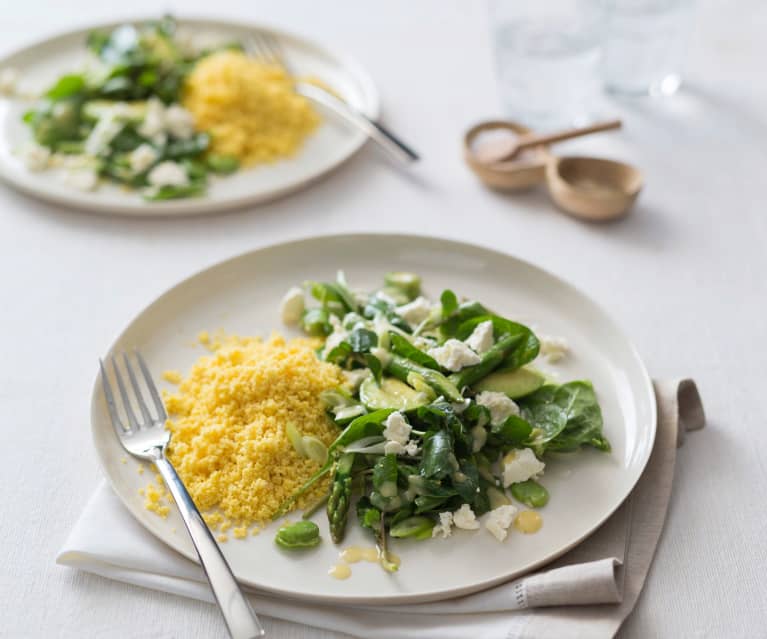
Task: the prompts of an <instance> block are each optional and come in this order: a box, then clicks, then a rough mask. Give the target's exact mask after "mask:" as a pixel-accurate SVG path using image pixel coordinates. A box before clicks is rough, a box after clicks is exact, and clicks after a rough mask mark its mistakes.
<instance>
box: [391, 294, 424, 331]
mask: <svg viewBox="0 0 767 639" xmlns="http://www.w3.org/2000/svg"><path fill="white" fill-rule="evenodd" d="M431 308H432V305H431V302H430V301H429V300H427V299H426V298H425V297H423V296H419V297H416V298H415V299H414V300H413V301H412V302H408V303H407V304H403V305H402V306H398V307H397V309H396V311H397V315H399V316H400V317H401V318H402V319H403V320H405V321H406V322H407V323H408V324H410V326H412V327H416V326H418V325H419V324H420V323H421V322H423V321H424V320H425V319H426V318H427V317H429V314H430V313H431Z"/></svg>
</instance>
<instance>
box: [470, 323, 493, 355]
mask: <svg viewBox="0 0 767 639" xmlns="http://www.w3.org/2000/svg"><path fill="white" fill-rule="evenodd" d="M466 345H467V346H468V347H469V348H470V349H471V350H473V351H474V352H475V353H478V354H479V355H484V354H485V353H487V351H489V350H490V348H491V347H492V346H493V323H492V322H491V321H490V320H487V321H485V322H481V323H480V324H477V326H476V327H475V328H474V331H473V332H472V334H471V335H469V337H468V338H466Z"/></svg>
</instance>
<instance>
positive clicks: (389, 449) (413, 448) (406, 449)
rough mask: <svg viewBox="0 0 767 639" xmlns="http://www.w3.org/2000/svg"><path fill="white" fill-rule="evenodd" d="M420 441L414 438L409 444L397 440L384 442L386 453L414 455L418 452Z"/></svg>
mask: <svg viewBox="0 0 767 639" xmlns="http://www.w3.org/2000/svg"><path fill="white" fill-rule="evenodd" d="M418 451H419V448H418V443H417V442H415V441H413V440H412V439H411V440H410V441H409V442H408V443H407V444H404V445H403V444H400V443H399V442H397V441H388V442H386V443H385V444H384V455H408V456H410V457H414V456H415V455H417V454H418Z"/></svg>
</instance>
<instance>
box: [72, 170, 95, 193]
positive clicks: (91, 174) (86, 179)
mask: <svg viewBox="0 0 767 639" xmlns="http://www.w3.org/2000/svg"><path fill="white" fill-rule="evenodd" d="M98 182H99V176H98V173H96V171H94V170H93V169H88V168H82V169H75V170H72V171H67V173H66V174H65V176H64V183H65V184H67V185H69V186H72V187H74V188H76V189H78V190H80V191H93V189H95V188H96V185H97V184H98Z"/></svg>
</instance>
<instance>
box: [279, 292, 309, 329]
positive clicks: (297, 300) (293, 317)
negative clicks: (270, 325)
mask: <svg viewBox="0 0 767 639" xmlns="http://www.w3.org/2000/svg"><path fill="white" fill-rule="evenodd" d="M304 308H305V305H304V291H303V289H302V288H299V287H298V286H293V287H291V288H290V289H288V292H287V293H285V295H284V297H283V298H282V303H281V304H280V314H281V315H282V321H283V323H285V324H298V322H299V320H300V319H301V315H302V314H303V312H304Z"/></svg>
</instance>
